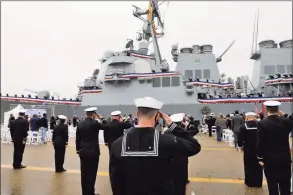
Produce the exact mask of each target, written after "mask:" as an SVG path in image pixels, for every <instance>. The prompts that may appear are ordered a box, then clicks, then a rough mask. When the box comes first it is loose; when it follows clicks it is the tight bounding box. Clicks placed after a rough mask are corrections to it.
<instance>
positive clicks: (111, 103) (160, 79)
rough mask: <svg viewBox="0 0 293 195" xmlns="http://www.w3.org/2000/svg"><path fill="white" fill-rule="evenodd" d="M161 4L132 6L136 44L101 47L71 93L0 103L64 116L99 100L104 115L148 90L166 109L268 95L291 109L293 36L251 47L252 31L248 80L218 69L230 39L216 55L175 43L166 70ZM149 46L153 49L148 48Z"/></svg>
mask: <svg viewBox="0 0 293 195" xmlns="http://www.w3.org/2000/svg"><path fill="white" fill-rule="evenodd" d="M160 4H161V3H159V2H158V1H156V0H152V1H150V2H149V7H148V9H146V10H143V9H141V8H139V7H137V6H134V11H133V15H134V16H135V17H136V18H138V19H140V20H141V21H142V32H141V33H139V34H138V35H137V38H136V41H137V42H138V47H137V48H135V47H134V41H133V40H132V39H129V40H128V41H127V43H126V45H125V50H122V51H116V52H115V51H107V52H105V53H104V55H103V56H102V58H101V59H100V62H101V65H100V67H99V69H95V70H94V71H93V74H92V75H91V76H90V77H88V78H86V79H85V81H84V83H83V85H82V86H79V95H78V97H77V98H76V99H74V100H72V99H67V100H59V99H56V98H55V99H54V98H53V97H52V98H50V97H43V98H39V97H34V98H32V97H10V96H9V95H8V94H7V95H6V96H1V105H2V104H3V105H4V107H5V105H6V104H8V103H10V104H11V102H14V104H16V103H17V102H21V104H49V105H55V106H56V109H55V114H66V115H68V116H72V115H74V114H76V115H83V109H84V108H85V107H88V106H98V107H99V112H100V113H102V114H103V115H108V114H109V113H110V112H111V111H113V110H117V109H119V110H121V111H122V112H124V113H125V114H134V113H135V107H134V105H133V104H134V103H133V100H134V99H135V98H139V97H143V96H152V97H154V98H156V99H159V100H162V101H163V102H164V107H163V110H164V111H165V112H168V113H174V112H185V113H188V114H191V115H193V116H195V117H201V116H202V115H203V114H208V113H209V112H214V113H220V112H222V113H223V112H227V113H231V112H233V111H234V110H235V109H238V110H243V111H251V110H254V108H255V107H258V108H260V107H261V103H262V102H263V101H266V100H269V99H270V100H278V101H281V102H283V104H282V105H283V108H284V109H283V110H284V111H286V112H292V109H291V105H290V106H288V104H291V102H292V96H291V91H292V80H293V77H292V40H288V41H282V42H280V43H279V47H278V45H277V44H276V43H275V42H274V41H271V40H269V41H262V42H260V43H259V49H256V48H257V47H256V46H255V45H256V44H255V43H256V42H257V39H256V38H255V36H256V35H255V33H254V35H253V36H254V43H253V51H252V55H251V59H252V60H254V61H255V63H254V71H253V75H252V77H251V80H250V78H249V77H248V76H241V77H239V78H237V79H236V80H235V82H234V81H233V80H232V79H231V78H227V79H226V78H225V74H220V71H219V68H218V63H220V62H221V61H222V57H223V56H224V55H225V54H226V53H227V52H228V51H229V49H230V48H231V47H232V46H233V44H234V42H235V41H233V42H232V43H231V44H230V45H229V46H228V47H227V49H226V50H225V51H224V52H223V53H222V54H221V55H220V56H218V57H217V56H216V55H215V54H214V52H213V45H211V44H205V45H197V44H193V45H190V47H184V48H180V49H179V48H178V44H174V45H172V47H171V55H172V57H173V61H174V62H176V68H175V70H174V71H171V70H170V67H169V64H168V62H167V61H166V60H164V58H163V56H161V53H160V47H159V43H158V39H159V38H160V37H163V35H164V23H163V21H162V19H161V16H160V10H159V5H160ZM257 18H258V16H257ZM256 23H257V24H258V21H256ZM255 31H257V30H255ZM256 37H257V36H256ZM151 47H152V50H153V51H154V52H153V53H150V51H149V50H151ZM1 107H2V106H1ZM6 107H7V106H6ZM4 111H7V108H6V110H4ZM1 112H2V108H1ZM2 113H3V112H2Z"/></svg>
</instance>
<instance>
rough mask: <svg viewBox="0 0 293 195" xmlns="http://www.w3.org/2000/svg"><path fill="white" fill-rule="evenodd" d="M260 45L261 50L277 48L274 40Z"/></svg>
mask: <svg viewBox="0 0 293 195" xmlns="http://www.w3.org/2000/svg"><path fill="white" fill-rule="evenodd" d="M258 45H259V48H275V47H276V43H275V41H273V40H265V41H262V42H260V43H259V44H258Z"/></svg>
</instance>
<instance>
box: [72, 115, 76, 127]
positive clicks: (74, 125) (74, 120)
mask: <svg viewBox="0 0 293 195" xmlns="http://www.w3.org/2000/svg"><path fill="white" fill-rule="evenodd" d="M72 125H73V127H76V125H77V117H76V116H75V115H74V116H73V118H72Z"/></svg>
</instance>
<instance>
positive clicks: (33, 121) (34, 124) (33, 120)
mask: <svg viewBox="0 0 293 195" xmlns="http://www.w3.org/2000/svg"><path fill="white" fill-rule="evenodd" d="M37 122H38V119H37V115H36V114H34V115H33V117H32V118H31V120H30V128H31V131H33V132H36V131H39V129H38V124H37Z"/></svg>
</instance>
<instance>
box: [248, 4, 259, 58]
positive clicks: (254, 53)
mask: <svg viewBox="0 0 293 195" xmlns="http://www.w3.org/2000/svg"><path fill="white" fill-rule="evenodd" d="M258 23H259V8H257V12H256V13H255V18H254V25H253V34H252V46H251V57H250V59H252V60H257V59H258V58H259V57H260V54H259V53H258V52H257V39H258Z"/></svg>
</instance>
